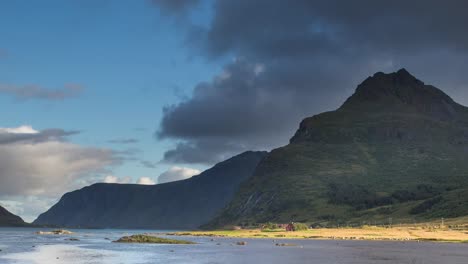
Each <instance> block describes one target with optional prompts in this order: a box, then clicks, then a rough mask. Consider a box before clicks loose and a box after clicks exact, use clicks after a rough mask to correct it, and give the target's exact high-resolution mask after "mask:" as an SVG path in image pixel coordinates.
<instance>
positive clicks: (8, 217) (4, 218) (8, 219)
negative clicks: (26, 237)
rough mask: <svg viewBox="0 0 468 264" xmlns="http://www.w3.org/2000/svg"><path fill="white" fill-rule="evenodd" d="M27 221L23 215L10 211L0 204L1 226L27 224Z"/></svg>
mask: <svg viewBox="0 0 468 264" xmlns="http://www.w3.org/2000/svg"><path fill="white" fill-rule="evenodd" d="M25 225H26V223H25V222H24V221H23V219H21V217H19V216H16V215H14V214H12V213H10V212H8V211H7V210H6V209H5V208H3V207H1V206H0V226H25Z"/></svg>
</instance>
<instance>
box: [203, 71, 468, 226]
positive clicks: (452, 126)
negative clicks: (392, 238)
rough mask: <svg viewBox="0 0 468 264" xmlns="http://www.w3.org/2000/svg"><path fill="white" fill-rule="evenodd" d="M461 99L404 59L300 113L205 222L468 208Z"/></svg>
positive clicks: (374, 216) (430, 215)
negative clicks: (312, 111)
mask: <svg viewBox="0 0 468 264" xmlns="http://www.w3.org/2000/svg"><path fill="white" fill-rule="evenodd" d="M467 161H468V108H466V107H464V106H462V105H460V104H458V103H456V102H454V101H453V100H452V99H451V98H450V97H449V96H448V95H446V94H445V93H444V92H442V91H441V90H439V89H437V88H435V87H433V86H431V85H425V84H424V83H423V82H422V81H420V80H418V79H416V78H415V77H414V76H412V75H411V74H410V73H409V72H408V71H406V70H405V69H401V70H399V71H398V72H395V73H390V74H384V73H380V72H379V73H376V74H375V75H373V76H372V77H369V78H367V79H366V80H365V81H364V82H363V83H361V84H360V85H359V86H358V87H357V90H356V92H355V93H354V94H353V95H352V96H351V97H350V98H349V99H348V100H346V102H345V103H344V104H343V105H342V106H341V107H340V108H339V109H337V110H336V111H331V112H326V113H322V114H319V115H316V116H313V117H309V118H306V119H305V120H303V121H302V122H301V124H300V127H299V129H298V130H297V132H296V134H295V135H294V137H292V139H291V140H290V144H289V145H287V146H285V147H282V148H278V149H275V150H273V151H272V152H271V153H270V154H268V155H267V157H266V158H265V159H263V160H262V161H261V162H260V164H259V165H258V167H257V169H256V171H255V173H254V176H252V177H251V178H250V179H249V180H248V181H247V182H246V183H245V184H243V185H242V187H241V189H240V190H239V192H238V193H237V194H236V195H235V197H234V199H233V201H232V202H231V203H230V204H229V205H228V206H227V208H226V209H225V210H223V212H222V214H220V215H219V216H218V217H216V218H215V219H214V220H213V221H211V222H210V223H209V224H208V225H206V226H205V227H221V226H225V225H230V224H243V223H244V224H245V223H261V222H267V221H273V222H283V223H284V222H288V221H301V222H310V223H315V224H323V225H325V224H329V223H335V224H336V223H366V222H367V223H370V222H372V223H374V222H380V223H385V222H387V221H390V220H389V219H392V220H393V222H395V223H396V222H397V221H406V222H412V221H420V220H427V219H434V218H441V217H458V216H464V215H468V196H467V195H466V193H467V192H468V162H467Z"/></svg>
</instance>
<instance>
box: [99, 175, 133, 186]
mask: <svg viewBox="0 0 468 264" xmlns="http://www.w3.org/2000/svg"><path fill="white" fill-rule="evenodd" d="M130 181H131V178H130V177H117V176H114V175H107V176H106V177H104V180H103V182H104V183H121V184H124V183H130Z"/></svg>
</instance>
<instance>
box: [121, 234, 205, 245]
mask: <svg viewBox="0 0 468 264" xmlns="http://www.w3.org/2000/svg"><path fill="white" fill-rule="evenodd" d="M114 242H116V243H145V244H183V245H189V244H196V243H195V242H192V241H187V240H176V239H168V238H162V237H155V236H148V235H133V236H124V237H122V238H119V239H118V240H116V241H114Z"/></svg>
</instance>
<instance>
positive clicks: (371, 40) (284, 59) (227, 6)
mask: <svg viewBox="0 0 468 264" xmlns="http://www.w3.org/2000/svg"><path fill="white" fill-rule="evenodd" d="M467 8H468V4H467V3H466V1H461V0H460V1H458V0H450V1H435V0H425V1H422V0H414V1H402V0H395V1H391V2H388V1H387V2H384V1H371V0H356V1H338V0H329V1H318V0H297V1H287V2H286V1H283V0H255V1H252V0H236V1H228V0H207V1H202V0H153V1H150V0H136V1H129V0H126V1H124V0H120V1H117V0H116V1H110V0H97V1H96V0H65V1H64V0H44V1H26V0H18V1H2V2H0V111H1V113H3V114H2V115H1V119H0V205H2V206H4V207H6V208H7V209H8V210H10V211H12V212H13V213H16V214H18V215H20V216H22V217H23V218H24V219H25V220H27V221H32V220H34V219H35V217H37V215H38V214H40V213H42V212H44V211H45V210H47V209H48V208H49V207H50V206H51V205H53V204H54V203H55V202H57V200H58V199H59V198H60V197H61V195H62V194H64V193H65V192H69V191H72V190H75V189H78V188H81V187H84V186H86V185H90V184H93V183H97V182H107V183H137V184H157V183H163V182H170V181H174V180H180V179H185V178H188V177H191V176H193V175H196V174H198V173H200V171H202V170H204V169H206V168H209V167H210V166H212V165H214V164H215V163H217V162H219V161H222V160H224V159H226V158H229V157H231V156H233V155H236V154H239V153H241V152H243V151H246V150H271V149H273V148H276V147H279V146H282V145H285V144H287V143H288V140H289V139H290V137H291V136H292V135H293V134H294V132H295V130H296V129H297V127H298V125H299V122H300V121H301V120H302V119H303V118H305V117H308V116H312V115H314V114H318V113H320V112H323V111H328V110H333V109H336V108H337V107H339V106H340V105H341V103H342V102H343V101H344V100H345V99H346V98H347V97H348V96H350V95H351V94H352V93H353V91H354V89H355V87H356V86H357V85H358V84H359V83H360V82H361V81H363V80H364V79H365V78H366V77H368V76H370V75H373V74H374V73H375V72H379V71H383V72H393V71H396V70H398V69H400V68H406V69H407V70H408V71H410V72H411V73H412V74H414V75H415V76H416V77H418V78H419V79H421V80H422V81H424V82H426V83H429V84H433V85H435V86H437V87H439V88H440V89H442V90H443V91H445V92H446V93H448V94H449V95H450V96H452V97H453V98H454V99H455V100H456V101H458V102H459V103H462V104H465V105H468V75H467V74H466V72H467V69H468V67H467V66H468V34H466V26H468V16H466V14H465V11H466V10H467Z"/></svg>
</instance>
